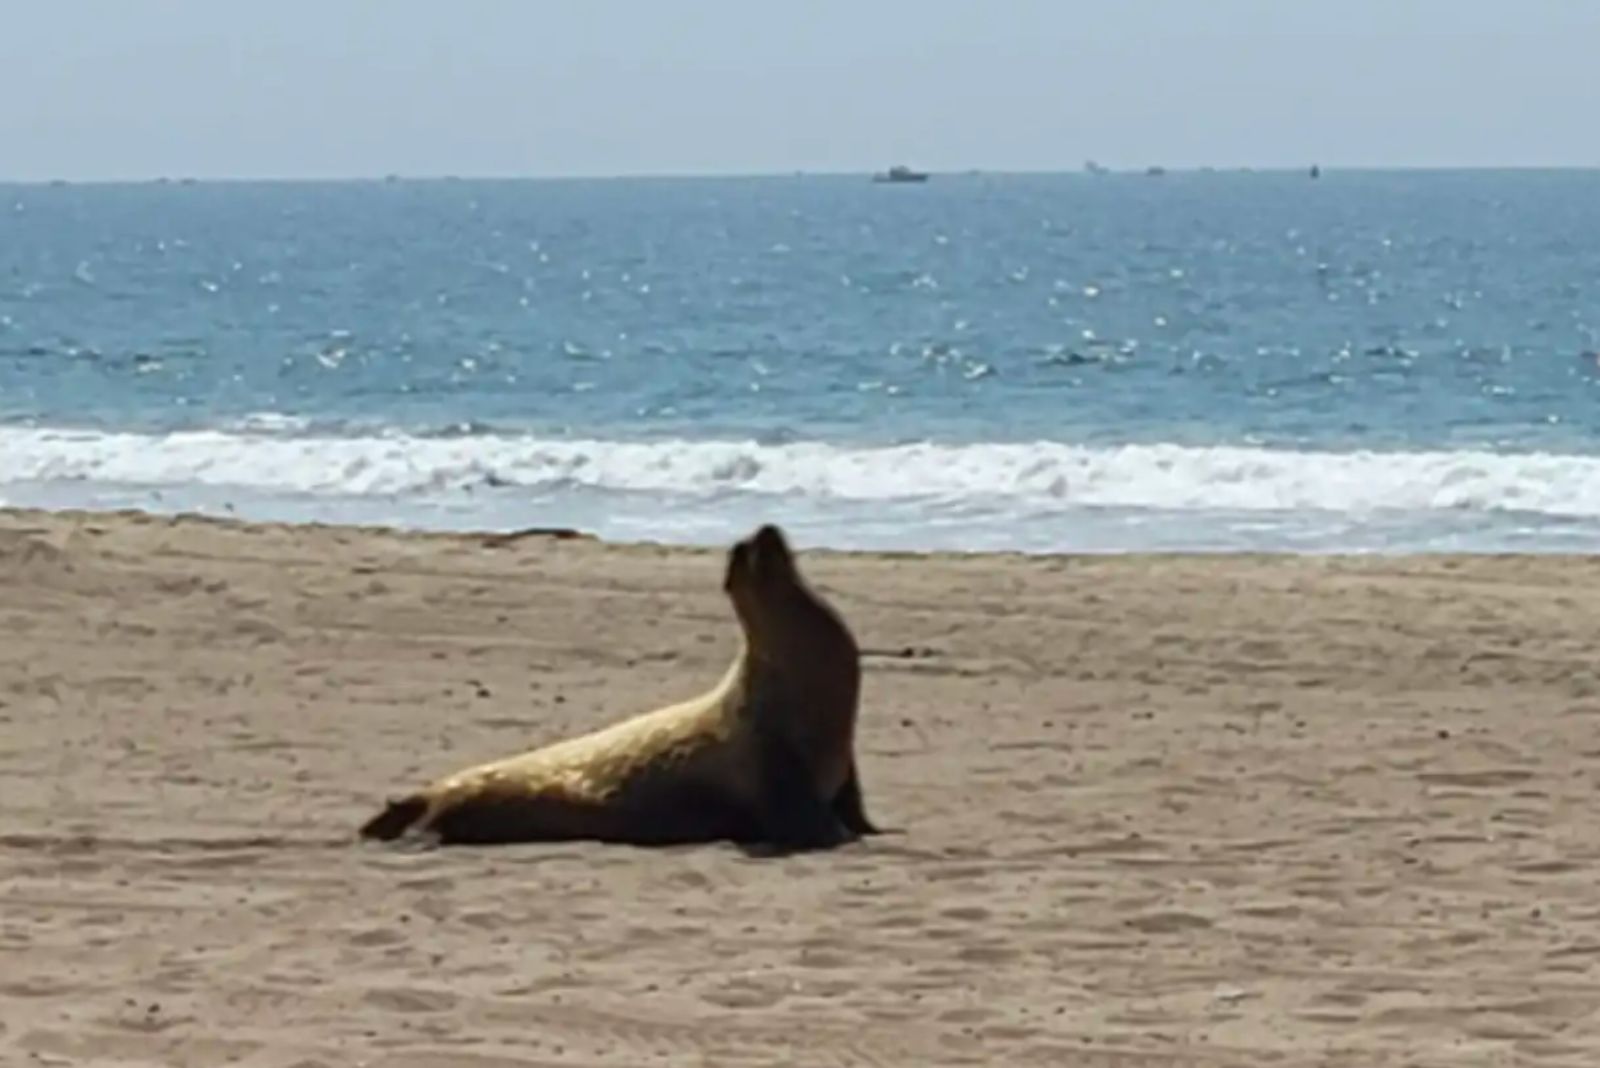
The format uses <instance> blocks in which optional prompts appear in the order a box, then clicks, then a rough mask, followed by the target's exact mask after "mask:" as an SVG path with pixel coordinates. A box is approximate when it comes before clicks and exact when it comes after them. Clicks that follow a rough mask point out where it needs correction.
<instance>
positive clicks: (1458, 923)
mask: <svg viewBox="0 0 1600 1068" xmlns="http://www.w3.org/2000/svg"><path fill="white" fill-rule="evenodd" d="M797 547H798V548H799V549H800V550H801V552H802V559H801V564H802V567H803V568H804V569H805V571H806V573H807V574H808V575H809V576H810V577H811V578H812V580H813V581H814V583H815V584H816V585H817V586H819V587H820V588H822V589H823V590H824V591H825V592H826V593H827V594H828V595H829V596H830V597H831V598H832V599H833V600H834V603H835V604H836V605H837V606H838V607H839V608H840V610H841V611H842V612H843V613H844V614H845V616H846V618H847V619H848V620H849V622H850V623H851V625H852V627H853V628H854V629H855V631H856V633H857V635H858V637H859V639H860V641H861V644H862V645H863V646H864V647H865V649H866V650H867V655H866V658H865V671H866V679H865V693H864V696H863V702H864V703H863V708H862V715H861V736H860V741H859V754H860V762H861V771H862V776H863V780H864V785H865V789H866V794H867V803H868V807H869V811H870V812H871V813H872V815H873V817H874V818H875V819H877V820H878V821H879V822H880V823H882V824H884V825H886V826H889V827H892V828H896V829H898V830H900V831H901V832H903V833H901V834H899V835H896V836H893V837H888V838H883V839H875V840H869V841H866V842H862V843H857V844H854V845H851V846H848V847H846V848H844V849H841V850H839V851H836V852H831V853H822V854H810V855H805V856H799V857H790V858H783V859H779V860H771V859H768V860H759V859H750V858H747V857H745V856H743V855H741V854H740V853H739V852H738V851H736V850H734V849H732V848H731V847H725V846H705V847H695V848H683V849H672V850H654V851H652V850H642V849H631V848H626V847H618V846H602V845H588V844H568V845H557V846H518V847H510V848H506V849H488V850H470V849H461V850H432V851H425V850H408V849H400V848H395V847H392V846H390V847H384V846H377V845H371V844H357V843H356V841H355V840H354V830H355V827H356V826H357V825H358V824H359V822H360V821H361V820H362V819H364V818H365V817H366V816H367V815H369V814H370V813H372V812H373V811H375V810H376V807H377V806H378V805H379V804H381V802H382V800H383V798H384V797H385V796H386V795H387V794H389V793H391V792H396V791H398V790H401V789H404V788H407V787H410V786H414V785H417V784H419V783H420V782H422V781H424V780H425V779H427V778H430V777H432V776H434V775H436V774H439V773H441V772H444V771H449V770H452V769H454V768H456V767H458V766H461V765H463V764H465V763H468V762H475V761H478V760H482V759H487V758H490V757H495V756H499V755H503V754H505V753H508V752H513V751H516V750H519V749H522V748H525V747H528V746H530V745H533V744H537V743H539V742H542V741H545V740H548V739H552V738H555V737H559V736H561V735H564V734H567V733H570V732H572V731H576V730H580V729H585V728H588V727H592V726H597V725H599V724H601V723H604V722H607V721H609V720H612V719H614V718H617V717H619V716H622V715H626V714H630V713H632V712H636V711H640V710H643V709H645V708H649V707H653V706H654V705H656V704H660V703H662V702H663V701H665V700H668V699H673V698H677V697H684V696H689V695H692V694H693V693H695V692H697V691H699V690H701V689H703V688H704V687H705V686H707V685H709V684H710V683H711V682H713V681H714V680H715V678H716V676H717V674H718V672H719V671H720V670H721V669H722V668H723V666H724V665H725V664H726V662H727V658H728V657H729V656H730V655H731V654H732V652H733V649H734V647H735V634H736V632H735V629H734V623H733V621H732V617H731V615H730V612H729V610H728V607H727V605H726V603H725V602H724V601H723V599H722V595H721V592H720V590H719V585H718V583H719V578H720V570H721V555H720V553H717V552H701V551H692V550H685V549H666V548H657V547H649V546H610V545H604V544H601V543H599V542H595V541H592V540H581V539H579V540H558V539H554V538H548V537H528V538H523V539H518V540H513V541H511V542H509V543H505V544H499V545H492V544H489V543H488V542H487V541H486V539H484V538H482V537H473V536H453V535H419V534H409V535H408V534H400V533H395V532H388V531H382V530H369V529H355V528H335V527H286V526H273V525H260V526H251V525H244V524H236V525H235V524H222V523H218V522H213V521H209V520H199V519H182V520H176V521H174V520H170V519H166V518H156V517H139V516H133V515H121V514H119V515H91V514H81V513H80V514H59V515H48V514H43V513H36V512H18V511H13V512H0V590H3V593H4V596H3V597H0V628H3V629H0V1061H3V1062H4V1063H6V1064H13V1063H15V1064H18V1065H26V1064H46V1065H48V1064H72V1065H133V1064H138V1065H176V1066H201V1065H207V1066H208V1065H221V1064H230V1063H231V1064H239V1065H244V1066H247V1068H291V1066H292V1068H314V1066H326V1068H345V1066H350V1065H357V1064H366V1065H373V1066H392V1068H425V1066H430V1068H431V1066H435V1065H439V1066H444V1065H452V1066H461V1068H532V1066H553V1065H580V1064H582V1065H618V1066H622V1065H647V1064H686V1063H694V1064H701V1063H704V1064H716V1065H784V1064H795V1063H801V1064H806V1065H855V1064H866V1065H902V1064H903V1065H934V1064H1007V1065H1011V1064H1019V1065H1064V1064H1070V1065H1116V1066H1135V1065H1151V1066H1166V1065H1217V1066H1221V1065H1244V1066H1250V1065H1286V1066H1301V1065H1350V1066H1352V1068H1355V1066H1360V1068H1370V1066H1374V1065H1399V1064H1405V1065H1430V1066H1431V1065H1437V1066H1441V1068H1443V1066H1449V1068H1463V1066H1471V1065H1502V1064H1516V1065H1571V1066H1580V1065H1581V1066H1583V1068H1590V1066H1592V1065H1594V1064H1597V1063H1600V891H1597V889H1596V888H1597V887H1600V830H1597V826H1600V790H1597V786H1600V659H1597V658H1596V655H1595V640H1596V637H1597V624H1596V620H1600V558H1593V559H1591V558H1572V557H1566V558H1558V557H1538V558H1517V557H1494V558H1491V557H1480V558H1472V557H1458V558H1453V557H1424V558H1327V557H1317V558H1311V557H1299V558H1295V557H1245V556H1164V557H1152V556H1128V557H1049V558H1046V557H1036V558H1027V557H1020V556H997V555H983V556H956V555H942V556H910V555H904V556H901V555H884V554H875V555H874V554H840V553H824V552H811V551H807V549H806V546H805V545H803V544H801V545H799V546H797Z"/></svg>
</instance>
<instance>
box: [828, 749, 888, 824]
mask: <svg viewBox="0 0 1600 1068" xmlns="http://www.w3.org/2000/svg"><path fill="white" fill-rule="evenodd" d="M833 814H834V815H835V816H837V817H838V818H839V822H840V823H842V824H844V827H845V829H846V830H847V831H849V832H850V833H851V834H858V835H866V834H882V833H883V832H882V831H880V830H879V829H878V828H877V827H875V826H873V824H872V821H871V820H869V819H868V818H867V809H866V805H865V803H864V802H863V801H862V799H861V778H860V776H858V775H857V774H856V762H855V761H854V760H852V761H850V775H849V776H848V777H847V778H846V779H845V781H844V785H843V786H841V787H839V792H838V793H836V794H834V795H833Z"/></svg>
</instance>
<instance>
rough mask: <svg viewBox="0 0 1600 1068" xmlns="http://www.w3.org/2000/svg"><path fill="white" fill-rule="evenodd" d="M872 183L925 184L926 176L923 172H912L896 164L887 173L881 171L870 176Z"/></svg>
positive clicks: (908, 168)
mask: <svg viewBox="0 0 1600 1068" xmlns="http://www.w3.org/2000/svg"><path fill="white" fill-rule="evenodd" d="M872 180H873V181H874V182H926V181H927V180H928V175H927V173H926V172H925V171H914V170H912V169H911V168H910V167H903V166H900V165H899V164H896V165H895V166H893V167H890V168H889V169H888V170H887V171H882V172H880V173H878V174H874V175H873V176H872Z"/></svg>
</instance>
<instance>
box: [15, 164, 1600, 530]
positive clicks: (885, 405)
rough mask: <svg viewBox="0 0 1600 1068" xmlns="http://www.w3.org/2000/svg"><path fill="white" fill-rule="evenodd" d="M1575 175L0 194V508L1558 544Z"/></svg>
mask: <svg viewBox="0 0 1600 1068" xmlns="http://www.w3.org/2000/svg"><path fill="white" fill-rule="evenodd" d="M1596 235H1600V172H1595V173H1591V172H1582V171H1504V172H1494V171H1475V172H1468V171H1462V172H1448V171H1437V172H1420V171H1419V172H1377V171H1343V170H1338V169H1330V170H1325V171H1324V172H1323V173H1322V176H1321V178H1319V179H1315V180H1314V179H1312V178H1311V177H1310V176H1309V175H1308V174H1307V173H1304V172H1297V173H1284V172H1274V173H1267V172H1256V173H1250V172H1223V171H1216V172H1205V171H1195V172H1169V173H1167V174H1165V175H1163V176H1159V177H1155V176H1147V175H1144V174H1106V175H1091V174H1061V175H985V174H970V175H943V174H940V175H935V176H934V177H933V179H932V180H931V181H929V182H928V183H926V184H924V185H885V184H875V183H872V182H870V181H868V180H867V179H866V177H865V176H792V177H763V178H722V179H711V178H706V179H688V178H683V179H670V178H661V179H612V180H570V181H569V180H563V181H532V180H530V181H486V180H483V181H480V180H449V179H439V180H409V179H408V180H399V181H364V182H357V181H351V182H328V183H316V182H197V183H188V182H161V183H144V184H121V185H118V184H92V185H91V184H55V185H0V504H5V505H26V506H42V507H51V508H56V507H73V508H84V507H88V508H139V509H145V510H149V511H154V512H163V513H168V512H173V511H178V510H186V511H197V512H203V513H207V514H216V515H237V516H240V517H246V518H265V519H287V520H319V521H330V522H361V523H386V524H394V525H400V526H407V527H418V528H432V529H483V530H505V529H512V528H517V527H524V526H574V527H579V528H582V529H585V530H589V531H592V532H594V533H597V534H599V535H601V536H603V537H608V538H619V539H648V540H656V541H663V542H675V543H690V544H717V543H721V542H726V541H727V540H729V539H730V538H732V537H734V536H737V535H738V534H740V533H742V532H743V531H744V530H745V529H746V528H748V527H749V526H750V525H751V524H753V523H756V522H759V521H763V520H773V521H777V522H780V523H782V524H784V525H785V527H786V528H788V529H789V530H790V531H791V532H792V534H793V536H794V538H795V540H796V541H797V543H799V544H801V545H803V546H830V547H839V548H876V549H886V548H890V549H958V550H994V549H1004V550H1018V551H1024V552H1036V551H1058V550H1065V551H1078V552H1084V551H1089V552H1118V551H1132V550H1199V551H1235V550H1265V551H1290V552H1328V551H1358V552H1373V551H1378V552H1390V551H1419V550H1423V551H1432V550H1479V551H1506V550H1518V551H1533V552H1543V551H1555V550H1580V551H1590V550H1595V549H1600V416H1597V411H1596V406H1597V403H1600V240H1596Z"/></svg>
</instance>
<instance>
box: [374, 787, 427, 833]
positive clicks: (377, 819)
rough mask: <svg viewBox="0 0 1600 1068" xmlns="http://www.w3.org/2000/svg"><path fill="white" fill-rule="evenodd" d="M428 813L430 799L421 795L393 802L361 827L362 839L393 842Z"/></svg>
mask: <svg viewBox="0 0 1600 1068" xmlns="http://www.w3.org/2000/svg"><path fill="white" fill-rule="evenodd" d="M427 811H428V799H427V798H425V797H423V796H422V795H421V794H413V795H411V796H410V797H402V798H399V799H398V800H392V801H390V802H389V803H388V804H386V805H385V806H384V807H383V811H382V812H380V813H378V814H377V815H376V816H374V817H372V818H371V819H370V820H368V821H367V822H366V823H363V824H362V825H361V837H363V838H376V839H377V840H378V841H380V842H392V841H394V840H395V839H396V838H399V837H400V836H401V835H402V834H405V833H406V831H407V830H409V829H410V828H411V825H412V824H414V823H416V822H417V821H418V820H420V819H421V818H422V817H423V815H424V814H425V813H426V812H427Z"/></svg>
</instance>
